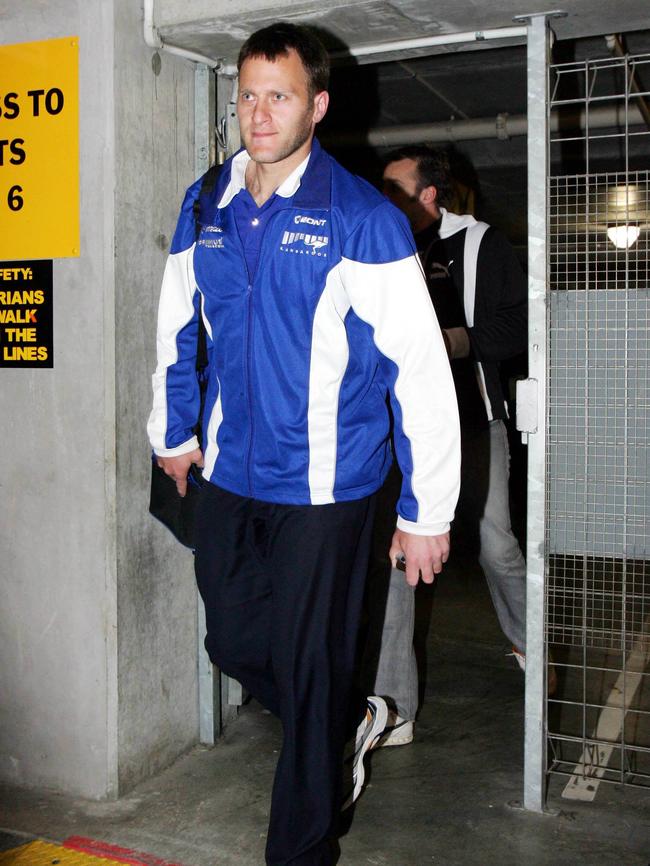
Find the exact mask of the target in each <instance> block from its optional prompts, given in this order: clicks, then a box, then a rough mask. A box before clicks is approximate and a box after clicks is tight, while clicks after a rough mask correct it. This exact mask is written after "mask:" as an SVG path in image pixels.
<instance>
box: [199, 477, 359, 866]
mask: <svg viewBox="0 0 650 866" xmlns="http://www.w3.org/2000/svg"><path fill="white" fill-rule="evenodd" d="M203 489H204V492H203V493H202V497H201V500H200V502H199V507H198V527H197V547H196V577H197V582H198V585H199V590H200V592H201V596H202V598H203V601H204V603H205V610H206V622H207V637H206V648H207V650H208V654H209V656H210V658H211V660H212V661H213V663H214V664H215V665H217V666H218V667H219V668H220V669H221V670H222V671H224V672H225V673H227V674H228V675H229V676H231V677H234V678H235V679H237V680H238V681H239V682H240V683H241V684H242V685H243V686H244V688H245V689H247V690H248V691H249V692H250V693H251V694H252V695H253V696H254V697H255V698H257V699H258V700H259V701H260V702H261V703H262V704H263V705H264V706H265V707H267V708H268V709H269V710H271V712H273V713H275V714H276V715H277V716H279V718H280V719H281V721H282V725H283V730H284V741H283V745H282V751H281V753H280V757H279V759H278V765H277V769H276V774H275V782H274V787H273V797H272V802H271V819H270V826H269V833H268V841H267V849H266V859H267V863H268V864H270V866H330V864H331V863H332V847H331V840H332V839H333V837H334V836H335V835H336V827H337V819H338V814H339V811H340V797H341V790H340V789H341V765H342V758H343V747H344V743H345V740H346V738H347V736H349V735H350V733H351V732H352V731H353V730H354V725H355V724H356V722H357V721H358V720H359V718H360V714H361V707H360V706H359V704H357V705H356V706H352V702H353V701H354V700H356V696H353V677H354V670H355V659H356V650H357V633H358V628H359V619H360V615H361V607H362V599H363V590H364V584H365V577H366V571H367V563H368V550H369V545H370V535H371V531H372V521H373V514H374V504H375V497H374V496H371V497H367V498H365V499H360V500H357V501H354V502H338V503H334V504H331V505H307V506H294V505H274V504H272V503H268V502H259V501H257V500H255V499H248V498H244V497H241V496H236V495H235V494H232V493H229V492H227V491H225V490H222V489H220V488H218V487H216V486H215V485H213V484H205V485H204V488H203Z"/></svg>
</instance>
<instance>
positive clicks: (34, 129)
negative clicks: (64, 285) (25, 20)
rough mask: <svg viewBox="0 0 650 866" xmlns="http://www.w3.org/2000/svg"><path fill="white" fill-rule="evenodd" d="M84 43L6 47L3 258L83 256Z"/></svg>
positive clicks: (1, 145)
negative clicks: (81, 139)
mask: <svg viewBox="0 0 650 866" xmlns="http://www.w3.org/2000/svg"><path fill="white" fill-rule="evenodd" d="M78 67H79V40H78V38H77V37H76V36H68V37H66V38H64V39H48V40H47V41H46V42H25V43H23V44H21V45H0V260H1V259H12V260H16V261H18V260H21V259H57V258H63V257H67V256H78V255H79V80H78V79H79V73H78Z"/></svg>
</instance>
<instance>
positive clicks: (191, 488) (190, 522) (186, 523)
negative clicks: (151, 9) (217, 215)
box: [149, 165, 221, 549]
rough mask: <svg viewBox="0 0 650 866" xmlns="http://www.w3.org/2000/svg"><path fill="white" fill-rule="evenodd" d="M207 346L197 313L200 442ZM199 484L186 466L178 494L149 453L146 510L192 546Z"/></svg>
mask: <svg viewBox="0 0 650 866" xmlns="http://www.w3.org/2000/svg"><path fill="white" fill-rule="evenodd" d="M220 169H221V166H219V165H213V166H212V167H211V168H209V169H208V171H207V172H206V173H205V174H204V175H203V182H202V183H201V189H200V192H199V195H198V197H197V199H196V200H195V202H194V227H195V232H196V237H197V239H198V237H199V234H200V233H201V225H202V221H203V219H204V214H205V211H206V206H207V204H208V200H209V197H210V194H211V193H212V190H213V189H214V185H215V183H216V180H217V177H218V175H219V171H220ZM207 366H208V349H207V342H206V333H205V325H204V324H203V317H202V316H201V315H199V331H198V336H197V346H196V378H197V379H198V382H199V391H200V410H199V421H198V423H197V425H196V427H195V428H194V432H195V434H196V436H197V438H198V440H199V442H201V420H202V418H203V406H204V403H205V392H206V389H207V385H208V371H207ZM202 484H203V476H202V475H201V470H200V469H199V468H198V467H197V466H196V465H194V464H192V466H191V467H190V472H189V475H188V476H187V493H186V494H185V496H181V495H180V494H179V492H178V490H177V489H176V482H175V481H174V480H173V479H172V478H170V477H169V475H166V474H165V472H164V471H163V470H162V469H161V468H160V466H158V463H157V458H156V455H155V454H152V456H151V493H150V496H149V512H150V513H151V514H152V515H153V516H154V517H155V518H156V519H157V520H160V522H161V523H163V524H164V525H165V526H166V527H167V529H169V531H170V532H171V533H172V535H173V536H174V537H175V538H176V539H177V540H178V541H180V543H181V544H184V545H185V547H190V548H192V549H194V547H195V543H194V517H195V513H196V503H197V499H198V494H199V492H200V489H201V485H202Z"/></svg>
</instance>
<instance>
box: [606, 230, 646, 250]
mask: <svg viewBox="0 0 650 866" xmlns="http://www.w3.org/2000/svg"><path fill="white" fill-rule="evenodd" d="M640 233H641V229H640V228H639V226H610V227H609V228H608V229H607V237H608V238H609V239H610V241H611V242H612V243H613V244H614V246H615V247H616V248H617V249H619V250H625V249H629V248H630V247H631V246H632V245H633V244H635V243H636V242H637V239H638V237H639V235H640Z"/></svg>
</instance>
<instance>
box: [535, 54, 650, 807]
mask: <svg viewBox="0 0 650 866" xmlns="http://www.w3.org/2000/svg"><path fill="white" fill-rule="evenodd" d="M643 80H647V81H650V56H644V57H616V58H607V59H605V60H596V61H590V62H588V63H579V64H578V63H574V64H564V65H561V66H554V67H552V68H551V70H550V88H549V92H550V94H551V97H550V106H549V107H550V109H551V110H552V111H553V112H554V118H555V119H554V121H553V123H552V126H551V128H552V133H551V152H550V158H551V165H560V164H561V165H562V166H563V167H566V166H567V165H569V166H574V165H575V167H576V172H575V173H572V174H566V173H559V172H558V173H556V174H554V173H553V171H552V172H551V174H552V176H551V178H550V187H549V208H550V213H549V225H550V237H549V247H548V250H549V288H550V292H549V297H548V307H547V333H548V379H547V440H546V441H547V450H546V454H547V456H546V482H547V500H546V508H547V514H546V546H545V547H546V551H547V554H546V562H545V572H546V573H545V578H546V580H545V585H546V605H545V607H546V621H545V635H546V641H547V644H548V648H549V652H550V658H551V660H552V662H553V663H554V665H555V667H556V671H557V674H558V688H557V691H556V693H555V694H554V695H552V696H550V697H549V699H548V705H547V720H546V722H547V729H546V733H547V739H548V745H549V769H550V772H552V773H560V774H565V775H566V776H568V777H569V779H568V781H567V785H566V787H565V790H564V794H565V796H575V797H579V798H580V799H588V798H590V797H592V796H593V795H594V794H595V791H596V789H597V787H598V782H599V781H601V780H602V781H612V782H617V783H625V784H630V785H638V786H647V787H650V471H649V470H650V465H649V460H648V455H649V450H650V442H649V438H650V373H649V370H648V361H649V357H648V347H649V344H650V264H649V263H650V131H649V130H650V127H649V126H648V124H647V122H645V123H644V118H645V121H647V120H648V119H649V118H648V117H647V116H646V115H644V112H645V111H647V109H646V108H645V101H644V98H645V99H647V98H648V96H649V94H648V92H647V91H644V90H643V85H642V82H643ZM569 120H570V121H571V123H569V122H568V121H569ZM565 121H566V122H565ZM576 123H577V124H579V126H580V127H581V132H579V133H578V134H576V133H575V131H573V132H569V133H565V132H564V130H565V129H573V130H575V126H576Z"/></svg>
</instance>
